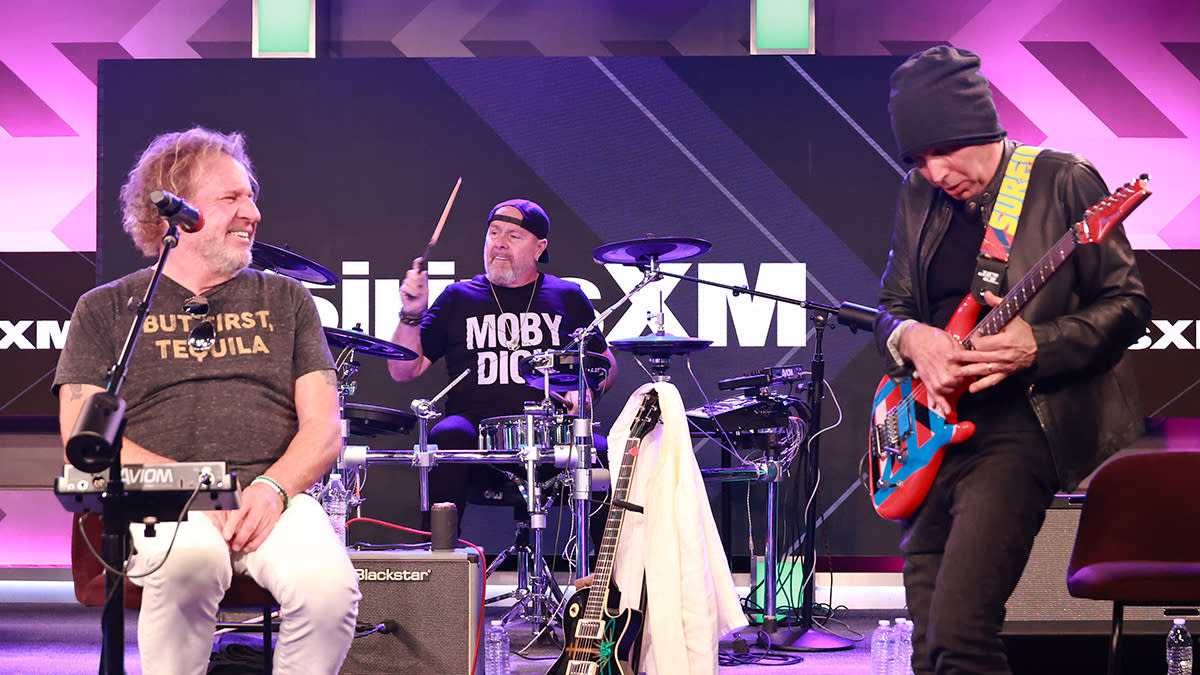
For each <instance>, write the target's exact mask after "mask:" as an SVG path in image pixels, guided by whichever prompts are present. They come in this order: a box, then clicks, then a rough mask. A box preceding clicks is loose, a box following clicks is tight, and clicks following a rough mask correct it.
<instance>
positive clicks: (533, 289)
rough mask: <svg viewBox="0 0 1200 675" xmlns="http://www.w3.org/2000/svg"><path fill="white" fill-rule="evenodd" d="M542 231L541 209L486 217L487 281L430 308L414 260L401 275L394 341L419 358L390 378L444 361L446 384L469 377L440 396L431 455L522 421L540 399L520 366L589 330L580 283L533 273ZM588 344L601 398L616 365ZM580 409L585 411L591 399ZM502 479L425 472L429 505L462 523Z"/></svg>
mask: <svg viewBox="0 0 1200 675" xmlns="http://www.w3.org/2000/svg"><path fill="white" fill-rule="evenodd" d="M549 232H550V219H549V217H547V215H546V212H545V211H544V210H543V209H542V207H541V206H538V205H537V204H535V203H534V202H531V201H529V200H527V199H510V200H508V201H504V202H501V203H499V204H497V205H496V206H494V207H493V208H492V210H491V213H489V214H488V219H487V231H486V233H485V235H484V240H483V267H484V271H485V273H484V274H480V275H476V276H475V277H474V278H473V279H471V280H469V281H460V282H456V283H454V284H451V285H450V286H449V287H447V288H446V289H445V290H444V291H442V293H441V294H440V295H439V296H438V297H437V299H436V301H435V302H434V303H433V305H432V306H430V305H429V286H428V276H427V274H426V273H425V272H424V271H421V269H420V267H421V263H422V262H423V261H422V260H421V259H420V258H417V259H416V260H414V261H413V265H412V269H410V270H409V271H408V273H407V274H406V275H405V278H404V283H403V284H402V285H401V286H400V297H401V302H402V311H401V312H400V324H399V326H397V327H396V333H395V335H394V336H393V338H392V341H393V342H395V343H396V344H399V345H401V346H404V347H407V348H409V349H411V350H413V351H415V352H416V353H417V358H416V359H413V360H407V361H389V362H388V371H389V372H390V373H391V374H392V378H393V379H395V380H396V381H397V382H408V381H411V380H413V379H415V378H417V377H419V376H420V375H421V374H422V373H424V372H425V371H426V370H428V369H429V366H430V365H431V364H432V363H433V362H434V361H437V360H438V359H439V358H444V359H445V361H446V370H447V372H448V373H449V375H450V377H451V378H453V377H457V376H458V375H459V373H461V372H462V371H463V370H464V369H466V368H470V369H471V373H470V374H469V375H468V376H467V377H466V378H465V379H464V380H463V381H462V382H460V383H459V384H458V385H457V386H455V387H454V388H453V389H451V390H450V392H449V394H447V397H446V406H445V413H446V416H445V417H444V418H443V419H442V420H441V421H439V422H438V423H437V424H436V425H435V426H434V427H433V429H432V430H431V431H430V434H429V436H430V438H429V441H430V442H431V443H434V444H436V445H437V446H438V447H442V448H475V447H477V444H478V428H479V423H480V422H481V421H482V420H484V419H487V418H489V417H498V416H502V415H520V414H522V412H523V409H524V404H525V402H526V401H536V400H538V399H540V398H541V396H540V395H539V393H538V390H537V389H535V388H532V387H530V386H529V385H527V384H525V381H524V379H523V378H522V377H521V376H520V374H519V372H518V363H519V361H520V359H521V358H523V357H525V356H529V355H530V354H533V353H534V352H537V351H542V350H560V349H563V348H565V347H567V345H568V343H570V342H571V337H570V335H571V333H572V331H575V330H577V329H579V328H583V327H586V326H587V325H588V324H589V323H591V321H592V319H593V318H594V317H595V315H596V314H595V309H594V308H593V307H592V303H591V301H590V300H588V298H587V296H586V295H584V293H583V290H582V289H580V287H579V286H578V284H575V283H572V282H570V281H566V280H564V279H560V278H558V277H556V276H554V275H551V274H546V273H543V272H540V271H539V270H538V263H545V262H549V261H550V256H549V253H548V252H547V247H548V246H549V239H548V237H549ZM594 341H595V342H596V344H595V345H591V344H589V351H592V352H602V353H603V355H604V356H605V357H606V358H607V359H608V362H609V363H610V364H611V367H610V368H609V370H608V376H607V377H606V379H605V380H604V381H603V382H601V383H600V384H599V387H598V389H597V392H598V393H603V392H605V391H607V390H608V389H609V388H610V387H611V386H612V382H613V379H614V378H615V376H616V373H617V367H616V359H615V358H613V355H612V352H611V351H610V350H609V349H608V347H607V345H604V344H603V339H602V338H595V339H594ZM593 347H594V348H593ZM554 396H555V398H556V399H557V400H558V403H559V406H560V409H561V410H562V412H565V413H566V414H569V415H574V414H576V413H577V411H578V400H577V399H578V393H577V392H575V391H571V392H567V393H566V394H565V395H563V396H559V395H557V394H555V395H554ZM589 399H590V396H589ZM585 404H587V405H590V400H589V401H585ZM595 445H596V446H597V448H598V449H599V450H601V451H602V450H604V449H606V448H607V443H606V442H604V439H603V438H602V437H599V436H596V437H595ZM513 449H514V450H515V449H516V448H513ZM598 454H600V455H601V456H603V455H604V453H603V452H599V453H598ZM504 480H505V479H504V476H503V475H502V474H500V473H499V472H497V471H495V470H494V469H492V468H490V467H488V466H485V465H465V464H463V465H456V464H442V465H439V466H437V467H436V468H434V469H433V470H431V471H430V472H429V494H430V500H431V501H435V502H436V501H452V502H454V503H455V504H456V505H457V506H458V516H459V522H460V523H461V521H462V517H463V512H464V511H465V507H466V501H467V496H468V495H469V494H471V495H472V496H471V501H473V502H476V503H480V502H482V503H486V502H488V501H497V502H498V501H499V499H500V496H501V492H502V491H503V487H504ZM472 493H473V494H472ZM517 508H518V511H520V510H521V508H520V507H517ZM517 516H518V518H521V517H522V514H521V513H520V512H519V513H518V514H517Z"/></svg>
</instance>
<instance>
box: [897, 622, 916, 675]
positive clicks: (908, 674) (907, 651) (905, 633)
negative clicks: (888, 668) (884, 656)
mask: <svg viewBox="0 0 1200 675" xmlns="http://www.w3.org/2000/svg"><path fill="white" fill-rule="evenodd" d="M893 630H894V631H895V633H896V656H895V660H894V661H893V663H892V673H893V675H912V672H913V669H912V656H913V645H912V635H913V624H912V622H911V621H909V620H908V619H905V618H904V617H900V618H897V619H896V627H895V628H894V629H893Z"/></svg>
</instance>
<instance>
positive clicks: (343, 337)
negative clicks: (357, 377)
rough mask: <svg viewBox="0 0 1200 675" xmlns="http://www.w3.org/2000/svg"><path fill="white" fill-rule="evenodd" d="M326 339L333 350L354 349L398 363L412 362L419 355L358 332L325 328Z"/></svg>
mask: <svg viewBox="0 0 1200 675" xmlns="http://www.w3.org/2000/svg"><path fill="white" fill-rule="evenodd" d="M325 339H326V340H328V341H329V346H330V347H331V348H332V349H339V350H340V349H345V348H346V347H352V348H353V349H354V351H355V352H357V353H359V354H366V355H367V356H379V357H382V358H385V359H395V360H397V361H411V360H413V359H415V358H417V353H416V352H414V351H413V350H411V349H409V348H408V347H401V346H400V345H398V344H396V343H394V342H388V341H387V340H381V339H379V338H377V337H375V336H373V335H368V334H366V333H364V332H362V331H357V330H342V329H341V328H332V327H330V326H326V327H325Z"/></svg>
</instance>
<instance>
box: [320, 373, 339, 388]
mask: <svg viewBox="0 0 1200 675" xmlns="http://www.w3.org/2000/svg"><path fill="white" fill-rule="evenodd" d="M321 374H322V375H324V376H325V384H328V385H329V386H331V387H336V386H337V383H338V382H337V375H335V374H334V372H333V371H332V370H322V371H321Z"/></svg>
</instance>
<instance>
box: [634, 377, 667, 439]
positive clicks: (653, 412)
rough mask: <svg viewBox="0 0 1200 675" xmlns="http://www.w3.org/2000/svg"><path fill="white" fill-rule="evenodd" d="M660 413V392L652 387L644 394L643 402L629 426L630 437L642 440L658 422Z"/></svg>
mask: <svg viewBox="0 0 1200 675" xmlns="http://www.w3.org/2000/svg"><path fill="white" fill-rule="evenodd" d="M660 413H661V410H660V409H659V407H658V392H657V391H655V390H654V389H651V390H650V391H648V392H646V394H645V395H644V396H642V404H641V405H640V406H638V411H637V414H635V415H634V416H633V424H631V425H630V427H629V437H630V438H636V439H638V440H641V439H642V438H643V437H644V436H645V435H646V434H648V433H650V430H651V429H653V428H654V427H655V425H657V424H658V417H659V414H660Z"/></svg>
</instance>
